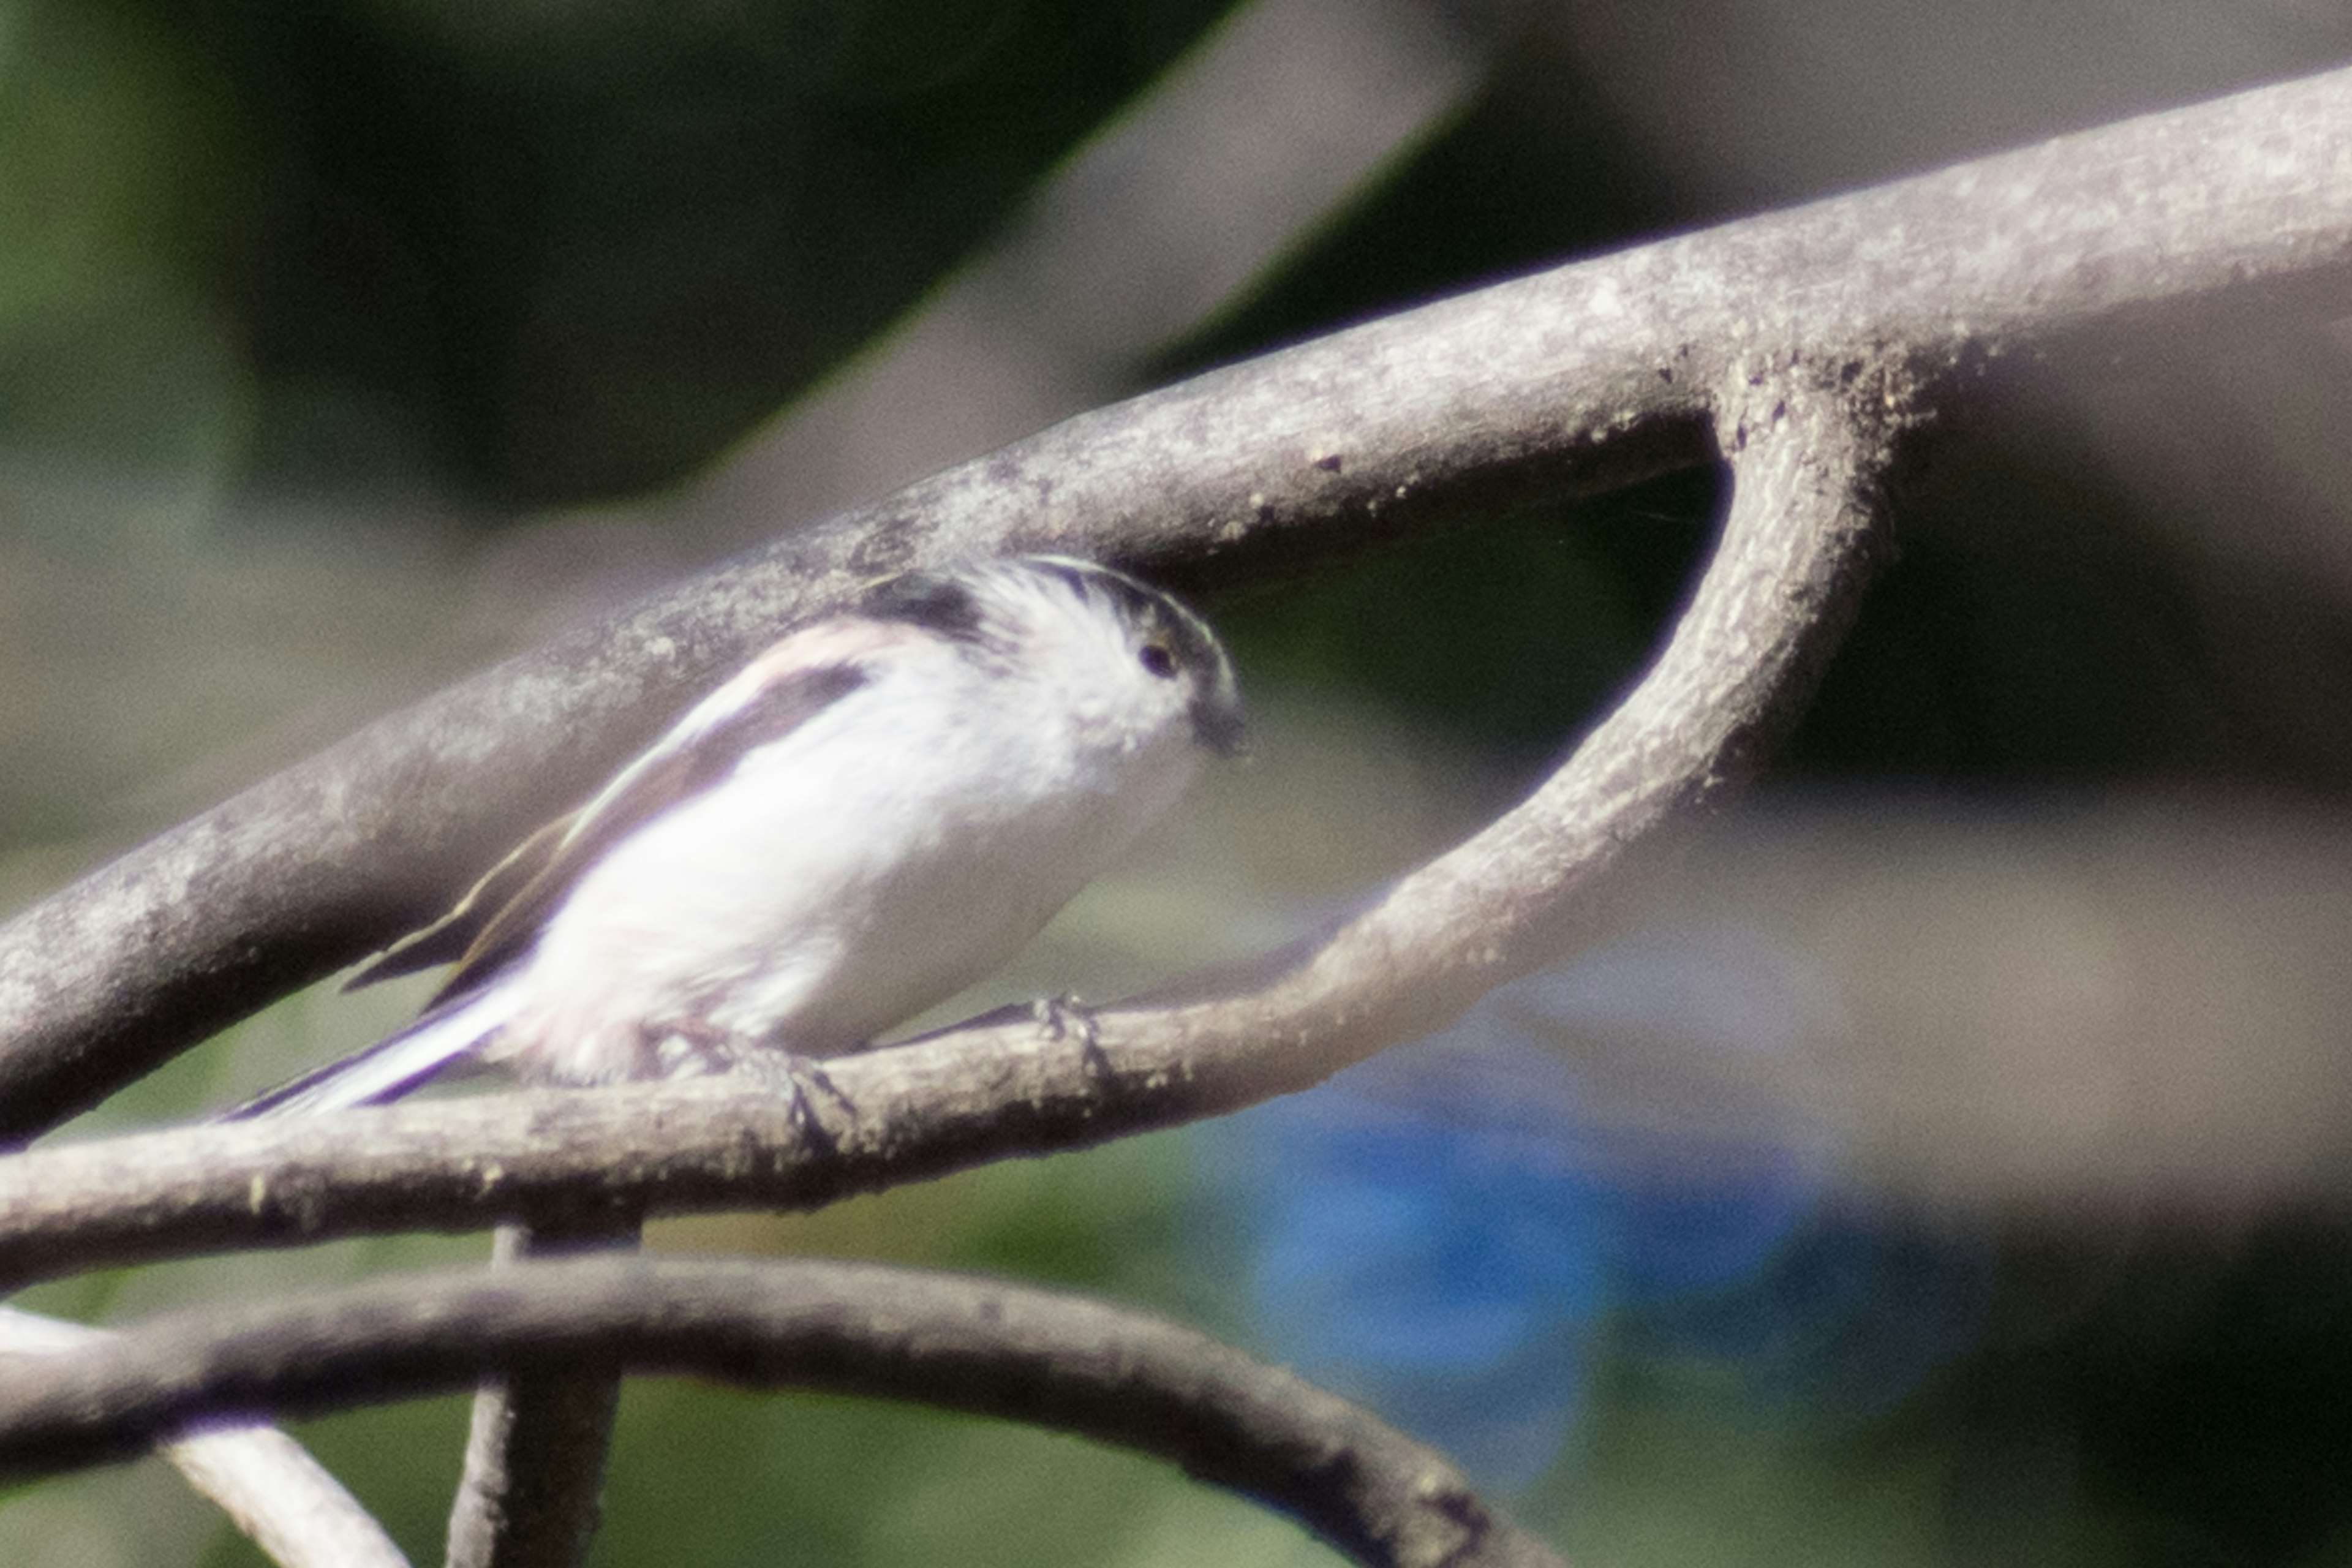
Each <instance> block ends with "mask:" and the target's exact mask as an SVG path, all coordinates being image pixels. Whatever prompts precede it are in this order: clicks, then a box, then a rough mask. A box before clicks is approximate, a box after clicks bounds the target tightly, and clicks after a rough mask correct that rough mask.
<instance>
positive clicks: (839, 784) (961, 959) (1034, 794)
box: [230, 555, 1241, 1117]
mask: <svg viewBox="0 0 2352 1568" xmlns="http://www.w3.org/2000/svg"><path fill="white" fill-rule="evenodd" d="M1240 732H1241V706H1240V700H1239V697H1238V695H1237V693H1236V691H1235V689H1234V674H1233V667H1232V665H1231V664H1230V663H1229V662H1228V660H1227V658H1226V657H1225V653H1224V649H1223V647H1221V646H1220V645H1219V644H1218V642H1217V639H1216V637H1215V635H1214V634H1213V632H1211V631H1210V629H1209V627H1208V626H1207V625H1206V624H1205V623H1203V622H1202V620H1201V619H1200V617H1199V616H1195V615H1194V614H1193V613H1192V611H1190V610H1188V609H1186V608H1185V607H1184V606H1183V605H1180V604H1178V603H1177V602H1176V601H1175V600H1174V599H1171V598H1170V597H1169V596H1168V595H1165V594H1162V593H1160V592H1159V591H1158V590H1156V589H1153V588H1150V587H1148V586H1146V585H1145V584H1141V583H1139V582H1138V581H1136V580H1135V579H1134V578H1132V577H1129V576H1128V575H1127V574H1124V573H1121V572H1117V571H1114V570H1112V569H1111V568H1109V567H1108V566H1102V565H1097V564H1096V563H1091V562H1085V561H1076V560H1069V559H1066V558H1062V557H1057V556H1043V555H1041V556H1030V557H1017V558H1009V559H1004V560H998V561H992V562H985V563H979V564H976V565H971V566H965V567H961V568H957V569H953V570H949V571H942V572H918V573H909V574H906V575H903V576H899V577H894V578H890V579H888V580H887V581H885V582H883V583H881V584H878V585H877V586H876V587H874V588H873V589H871V590H869V591H868V592H867V594H866V596H865V597H864V599H863V601H862V602H861V603H860V604H859V605H857V606H856V608H855V609H853V610H851V611H848V612H845V613H844V614H842V615H839V616H834V617H831V618H829V619H826V620H823V621H819V622H816V623H814V624H813V625H810V626H804V627H803V628H801V629H800V630H797V631H795V632H793V633H792V634H791V635H789V636H787V637H784V638H783V639H782V641H780V642H778V643H776V644H775V645H773V646H772V647H769V648H768V649H767V650H766V651H765V652H763V653H761V655H760V656H759V657H758V658H754V659H753V660H752V661H751V664H750V665H748V666H747V667H746V668H744V669H743V670H742V671H741V672H740V673H739V674H737V675H736V676H735V677H734V678H733V679H730V680H729V681H728V682H727V683H726V684H725V685H723V686H721V687H719V689H717V690H716V691H714V692H712V693H711V694H710V695H709V697H708V698H706V699H705V700H703V701H701V702H700V703H698V705H696V706H695V707H694V708H693V709H692V710H689V711H688V713H687V714H686V716H685V717H684V718H683V719H681V720H680V721H678V722H677V725H676V726H675V727H674V728H672V729H671V730H670V731H669V732H668V733H667V735H664V736H663V737H662V738H661V740H660V741H658V742H656V743H655V745H654V746H653V748H652V749H651V750H649V751H647V752H646V753H645V754H644V755H642V756H640V757H638V758H637V759H636V760H635V762H633V763H629V764H628V766H626V767H625V768H624V769H623V770H622V771H621V772H620V773H618V774H617V775H615V776H614V779H613V780H612V782H611V783H610V784H606V785H605V786H604V789H603V790H602V791H601V792H600V793H598V794H597V795H595V796H594V798H593V799H591V800H590V801H589V802H588V803H587V804H586V805H583V806H582V807H580V808H579V809H578V810H577V811H575V812H573V813H572V814H571V815H570V816H566V817H563V818H562V819H561V820H559V821H557V822H554V823H552V824H550V825H549V826H547V827H546V828H544V829H542V830H541V831H540V832H539V833H537V834H535V835H533V836H532V837H530V839H528V840H526V841H525V842H524V843H523V845H522V846H521V847H520V848H518V849H517V850H515V851H514V853H513V854H511V855H509V857H508V858H506V859H505V860H504V861H503V862H501V863H500V864H499V866H498V867H497V868H495V869H493V870H492V871H491V872H490V873H489V874H488V876H487V877H485V878H484V879H482V880H481V882H480V883H479V884H478V886H477V887H476V888H475V889H473V891H472V892H471V893H469V894H468V895H467V898H466V899H465V900H464V901H463V902H462V903H460V904H459V905H458V906H457V909H456V910H453V911H452V912H451V913H450V914H449V915H448V916H447V917H446V918H445V919H444V920H442V921H440V922H439V923H438V924H436V925H434V926H431V927H429V928H427V929H426V930H425V931H421V932H419V933H417V934H416V935H415V936H413V937H411V938H409V939H407V940H406V941H405V942H402V943H400V944H399V945H397V946H395V947H394V948H393V949H391V950H390V951H389V952H386V953H384V954H383V956H381V957H380V958H378V959H377V960H376V962H375V963H373V964H371V965H370V966H369V967H368V968H367V969H365V970H363V971H362V973H360V974H359V975H358V976H357V977H356V978H355V979H354V981H353V982H352V984H367V983H369V982H371V981H374V980H380V979H383V978H386V977H388V976H390V975H394V974H404V973H411V972H413V971H415V970H420V969H424V968H427V967H430V966H431V965H433V964H436V963H445V962H448V961H450V960H453V959H454V960H456V962H457V968H456V969H455V970H454V971H452V972H451V973H450V975H449V976H448V978H447V980H446V983H445V984H443V985H442V987H441V989H440V991H439V993H438V994H436V995H435V997H434V998H433V1000H432V1002H431V1003H430V1005H427V1007H426V1008H425V1012H424V1013H423V1014H422V1015H421V1016H419V1017H418V1018H417V1020H416V1022H415V1023H414V1024H412V1025H411V1026H408V1027H407V1028H406V1029H404V1030H402V1031H401V1032H400V1033H398V1034H395V1035H393V1036H391V1037H388V1038H386V1039H384V1040H383V1041H381V1042H379V1043H378V1044H376V1045H375V1046H373V1047H370V1048H369V1049H367V1050H366V1051H363V1052H362V1053H360V1054H359V1055H357V1056H354V1057H352V1058H346V1059H345V1060H343V1061H341V1062H337V1063H334V1064H332V1065H331V1066H329V1067H326V1068H320V1069H319V1070H317V1071H315V1072H313V1073H310V1074H309V1075H308V1076H306V1077H304V1078H301V1079H296V1080H295V1081H294V1082H292V1083H289V1084H287V1085H285V1086H284V1087H282V1088H280V1089H275V1090H273V1091H271V1092H270V1093H268V1094H266V1095H263V1096H262V1097H260V1098H259V1099H257V1100H252V1101H249V1102H247V1104H245V1105H243V1106H240V1107H238V1108H237V1109H236V1110H235V1111H232V1112H230V1115H232V1116H236V1117H244V1116H259V1115H265V1114H267V1115H281V1114H288V1113H293V1112H304V1111H313V1110H333V1109H338V1108H341V1107H344V1106H352V1105H362V1104H369V1103H373V1102H375V1101H379V1100H389V1099H393V1098H394V1097H396V1096H398V1095H401V1094H403V1093H405V1092H406V1091H407V1090H409V1089H413V1088H415V1086H416V1085H418V1084H420V1083H422V1082H424V1081H425V1079H430V1078H432V1077H434V1076H435V1075H436V1074H437V1073H439V1072H441V1071H442V1070H444V1069H445V1068H448V1067H449V1066H450V1065H451V1064H453V1063H455V1062H457V1061H460V1060H466V1059H472V1058H478V1059H482V1060H487V1061H496V1062H502V1063H505V1064H507V1065H508V1066H509V1068H511V1070H512V1071H513V1072H514V1074H515V1075H516V1076H517V1077H519V1078H520V1079H523V1080H525V1081H527V1082H536V1083H556V1084H597V1083H611V1082H617V1081H622V1080H625V1079H647V1078H661V1077H667V1076H672V1075H675V1074H678V1073H684V1072H693V1071H700V1070H709V1068H711V1067H712V1066H713V1065H717V1064H719V1063H723V1062H724V1061H725V1060H727V1059H730V1053H731V1052H732V1050H733V1047H736V1046H738V1045H740V1044H746V1043H749V1044H753V1045H756V1046H760V1047H770V1048H772V1049H774V1050H776V1051H780V1052H783V1053H786V1055H787V1056H789V1057H802V1058H809V1057H827V1056H835V1055H839V1054H841V1053H844V1052H847V1051H855V1050H859V1049H862V1048H864V1047H866V1046H868V1045H870V1044H872V1043H873V1042H874V1040H875V1038H876V1037H877V1036H878V1035H879V1034H880V1033H881V1032H882V1031H884V1030H886V1029H888V1028H890V1027H891V1026H894V1025H897V1024H900V1023H903V1022H905V1021H906V1020H907V1019H908V1018H910V1017H912V1016H914V1015H916V1014H918V1013H919V1012H921V1011H922V1010H924V1009H925V1008H927V1007H929V1006H930V1005H933V1004H935V1003H937V1002H940V1001H943V1000H945V999H946V998H947V997H949V996H950V995H952V994H954V993H956V992H958V991H960V990H961V989H963V988H964V987H965V986H966V985H969V984H972V983H973V982H974V981H976V980H979V979H981V978H982V977H983V976H985V975H986V974H988V973H991V972H992V971H993V970H995V969H996V968H998V967H999V966H1000V965H1002V964H1003V963H1005V961H1007V960H1008V959H1010V958H1011V957H1012V956H1013V953H1014V952H1016V951H1017V950H1019V948H1020V947H1021V946H1022V945H1023V944H1024V942H1027V941H1028V940H1029V939H1030V938H1031V937H1032V936H1034V934H1035V933H1036V931H1037V930H1038V928H1040V927H1041V926H1043V925H1044V924H1045V921H1047V920H1048V919H1050V918H1051V917H1052V916H1053V914H1054V913H1055V910H1059V909H1060V908H1061V907H1062V906H1063V905H1064V904H1065V903H1066V902H1068V901H1069V900H1070V899H1071V898H1072V897H1073V896H1075V895H1076V893H1077V891H1078V890H1079V889H1081V888H1083V887H1085V886H1086V884H1087V882H1089V881H1090V880H1092V879H1094V877H1095V876H1096V875H1097V873H1098V872H1100V871H1101V870H1102V868H1104V867H1105V865H1106V864H1108V862H1109V861H1110V860H1111V859H1112V858H1113V857H1115V856H1116V855H1118V852H1119V851H1120V850H1121V849H1123V848H1125V847H1126V846H1127V845H1128V844H1129V842H1130V841H1132V840H1133V839H1134V837H1136V835H1137V834H1138V833H1139V832H1140V831H1141V830H1142V829H1143V827H1144V826H1146V825H1147V824H1149V823H1150V821H1151V820H1152V819H1153V818H1155V817H1157V816H1159V815H1160V813H1161V812H1162V811H1164V810H1166V809H1167V807H1168V806H1169V805H1171V804H1172V803H1173V802H1174V801H1175V799H1176V797H1177V796H1178V795H1180V794H1181V792H1182V791H1183V789H1184V786H1185V784H1187V783H1188V782H1189V781H1190V780H1191V778H1192V774H1193V772H1194V770H1195V768H1196V767H1197V765H1198V763H1199V762H1200V759H1201V757H1202V754H1203V752H1232V751H1233V750H1234V749H1235V747H1236V746H1237V744H1238V742H1239V740H1240Z"/></svg>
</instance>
